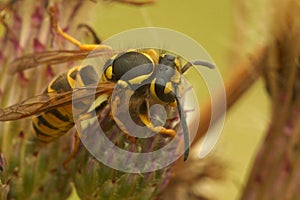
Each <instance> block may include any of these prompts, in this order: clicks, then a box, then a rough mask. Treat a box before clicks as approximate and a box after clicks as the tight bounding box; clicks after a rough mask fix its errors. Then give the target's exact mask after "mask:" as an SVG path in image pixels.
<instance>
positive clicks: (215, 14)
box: [88, 0, 269, 200]
mask: <svg viewBox="0 0 300 200" xmlns="http://www.w3.org/2000/svg"><path fill="white" fill-rule="evenodd" d="M257 2H258V1H257ZM254 3H255V2H254ZM236 11H237V6H236V1H234V0H223V1H203V0H202V1H201V0H188V1H182V0H172V1H168V0H157V3H156V4H154V5H146V6H142V7H136V6H129V5H125V4H118V3H113V4H110V3H106V4H95V8H94V10H93V12H92V16H91V18H90V19H91V21H90V22H88V23H89V24H91V25H92V27H94V28H95V30H96V32H97V33H98V35H99V36H100V37H101V39H105V38H108V37H110V36H111V35H113V34H117V33H119V32H121V31H124V30H128V29H132V28H139V27H145V26H157V27H164V28H169V29H173V30H176V31H179V32H182V33H184V34H186V35H188V36H190V37H192V38H193V39H195V40H196V41H197V42H198V43H200V44H201V45H202V46H203V47H204V48H205V49H206V50H207V51H208V53H209V54H210V56H211V57H212V59H213V60H214V62H215V63H216V64H217V66H218V68H219V70H220V72H221V74H222V76H223V79H224V80H225V81H226V79H228V77H229V75H230V74H231V73H233V72H234V70H235V66H234V65H235V64H236V63H237V62H238V60H239V59H241V58H242V57H243V55H245V54H246V53H247V52H248V51H249V49H251V46H252V45H253V46H255V41H257V40H256V39H258V38H256V37H255V36H253V35H255V34H253V35H251V36H249V38H247V37H244V38H243V37H242V39H241V37H238V35H240V34H241V33H243V32H245V35H247V33H249V30H250V32H251V30H253V29H255V28H256V27H251V26H250V27H247V26H246V25H245V27H244V28H237V27H236V22H237V21H239V20H240V19H238V17H237V15H236V13H237V12H236ZM257 12H258V11H257ZM253 15H255V16H259V15H257V13H253ZM251 23H253V22H251V21H250V22H249V25H251ZM252 32H253V31H252ZM254 32H255V31H254ZM241 35H243V34H241ZM268 109H269V105H268V97H267V96H266V95H265V91H264V85H263V82H262V80H259V81H258V82H257V83H256V84H255V85H254V86H253V87H252V88H251V89H250V90H249V91H248V92H247V93H246V94H245V95H244V96H243V97H242V98H241V99H240V100H239V101H238V102H237V103H236V104H235V105H234V106H233V107H232V109H231V110H230V111H229V112H228V113H227V116H226V122H225V125H224V129H223V132H222V135H221V138H220V140H219V142H218V144H217V146H216V148H215V149H214V152H213V154H215V155H217V156H218V157H220V158H221V159H222V161H224V162H225V164H226V166H227V171H226V176H227V179H226V180H224V181H222V182H218V183H213V184H212V185H211V190H212V191H215V193H216V195H217V197H218V199H226V200H227V199H238V197H239V194H240V192H241V191H242V188H243V186H244V184H245V181H246V179H247V174H248V173H249V170H250V169H251V166H252V164H251V162H252V160H253V159H254V156H255V153H256V151H257V148H258V147H259V143H260V142H261V141H262V138H263V133H264V131H265V129H266V126H267V123H268ZM209 187H210V186H209Z"/></svg>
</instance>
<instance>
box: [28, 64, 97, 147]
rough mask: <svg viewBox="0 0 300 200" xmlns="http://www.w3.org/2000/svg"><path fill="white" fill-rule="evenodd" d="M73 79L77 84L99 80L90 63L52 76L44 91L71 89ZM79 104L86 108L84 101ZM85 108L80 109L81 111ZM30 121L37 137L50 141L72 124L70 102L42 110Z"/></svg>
mask: <svg viewBox="0 0 300 200" xmlns="http://www.w3.org/2000/svg"><path fill="white" fill-rule="evenodd" d="M82 77H84V78H82ZM76 78H77V80H76ZM75 81H77V82H76V84H79V86H86V85H89V84H96V83H98V81H99V76H98V75H97V73H96V71H95V69H94V68H93V67H92V66H90V65H87V66H83V67H82V66H77V67H74V68H72V69H70V70H69V71H68V72H66V73H64V74H61V75H59V76H58V77H56V78H54V79H53V81H52V82H51V83H50V84H49V86H48V88H47V89H46V90H45V93H49V95H51V94H50V93H61V92H65V91H71V90H73V88H74V87H75ZM76 86H78V85H76ZM80 104H81V105H79V106H80V107H81V109H85V110H86V107H87V106H85V104H84V102H83V101H82V102H80ZM77 105H78V104H77ZM79 109H80V108H79ZM85 110H82V112H84V111H85ZM32 121H33V128H34V130H35V131H36V134H37V137H38V139H39V140H40V141H41V142H45V143H48V142H51V141H52V140H54V139H56V138H58V137H60V136H61V135H63V134H65V133H66V132H68V131H69V130H70V129H71V128H72V127H73V126H74V120H73V112H72V104H70V105H66V106H62V107H59V108H56V109H53V110H50V111H47V112H44V113H42V114H41V115H39V116H37V117H34V118H33V119H32Z"/></svg>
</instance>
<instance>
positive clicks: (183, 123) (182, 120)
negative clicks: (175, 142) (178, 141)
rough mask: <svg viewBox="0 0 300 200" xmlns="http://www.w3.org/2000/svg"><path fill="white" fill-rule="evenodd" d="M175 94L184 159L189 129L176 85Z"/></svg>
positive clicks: (187, 149) (185, 157)
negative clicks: (181, 132)
mask: <svg viewBox="0 0 300 200" xmlns="http://www.w3.org/2000/svg"><path fill="white" fill-rule="evenodd" d="M175 96H176V101H177V109H178V112H179V117H180V123H181V127H182V130H183V137H184V156H183V160H184V161H186V160H187V158H188V156H189V153H190V134H189V129H188V126H187V122H186V119H185V115H184V112H183V109H182V106H181V104H180V96H179V92H178V87H177V86H175Z"/></svg>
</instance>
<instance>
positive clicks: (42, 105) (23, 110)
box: [0, 82, 115, 121]
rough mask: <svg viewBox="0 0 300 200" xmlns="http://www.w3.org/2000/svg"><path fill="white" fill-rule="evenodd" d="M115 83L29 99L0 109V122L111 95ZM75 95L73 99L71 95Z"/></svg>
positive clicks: (105, 83)
mask: <svg viewBox="0 0 300 200" xmlns="http://www.w3.org/2000/svg"><path fill="white" fill-rule="evenodd" d="M114 86H115V83H112V82H104V83H100V84H99V85H89V86H86V87H82V88H75V89H74V90H72V91H64V92H60V93H54V92H53V93H52V92H51V93H45V94H41V95H38V96H34V97H31V98H29V99H26V100H24V101H22V102H20V103H17V104H15V105H12V106H9V107H7V108H3V109H0V121H12V120H17V119H22V118H25V117H29V116H32V115H38V114H41V113H43V112H46V111H49V110H52V109H55V108H58V107H61V106H65V105H70V104H72V101H80V100H82V99H84V98H88V97H91V96H96V97H97V96H99V95H101V94H111V93H112V91H113V89H114ZM74 93H76V95H74V96H75V98H73V97H74V96H73V94H74Z"/></svg>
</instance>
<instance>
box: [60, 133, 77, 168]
mask: <svg viewBox="0 0 300 200" xmlns="http://www.w3.org/2000/svg"><path fill="white" fill-rule="evenodd" d="M74 137H75V138H74V145H73V150H72V152H71V154H70V155H69V156H68V157H67V158H66V159H65V160H64V162H63V164H62V165H63V167H64V169H68V167H67V165H68V164H69V163H70V161H71V160H73V158H74V157H75V156H76V154H77V152H78V149H79V144H80V138H79V134H78V131H77V130H76V132H75V135H74Z"/></svg>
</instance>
